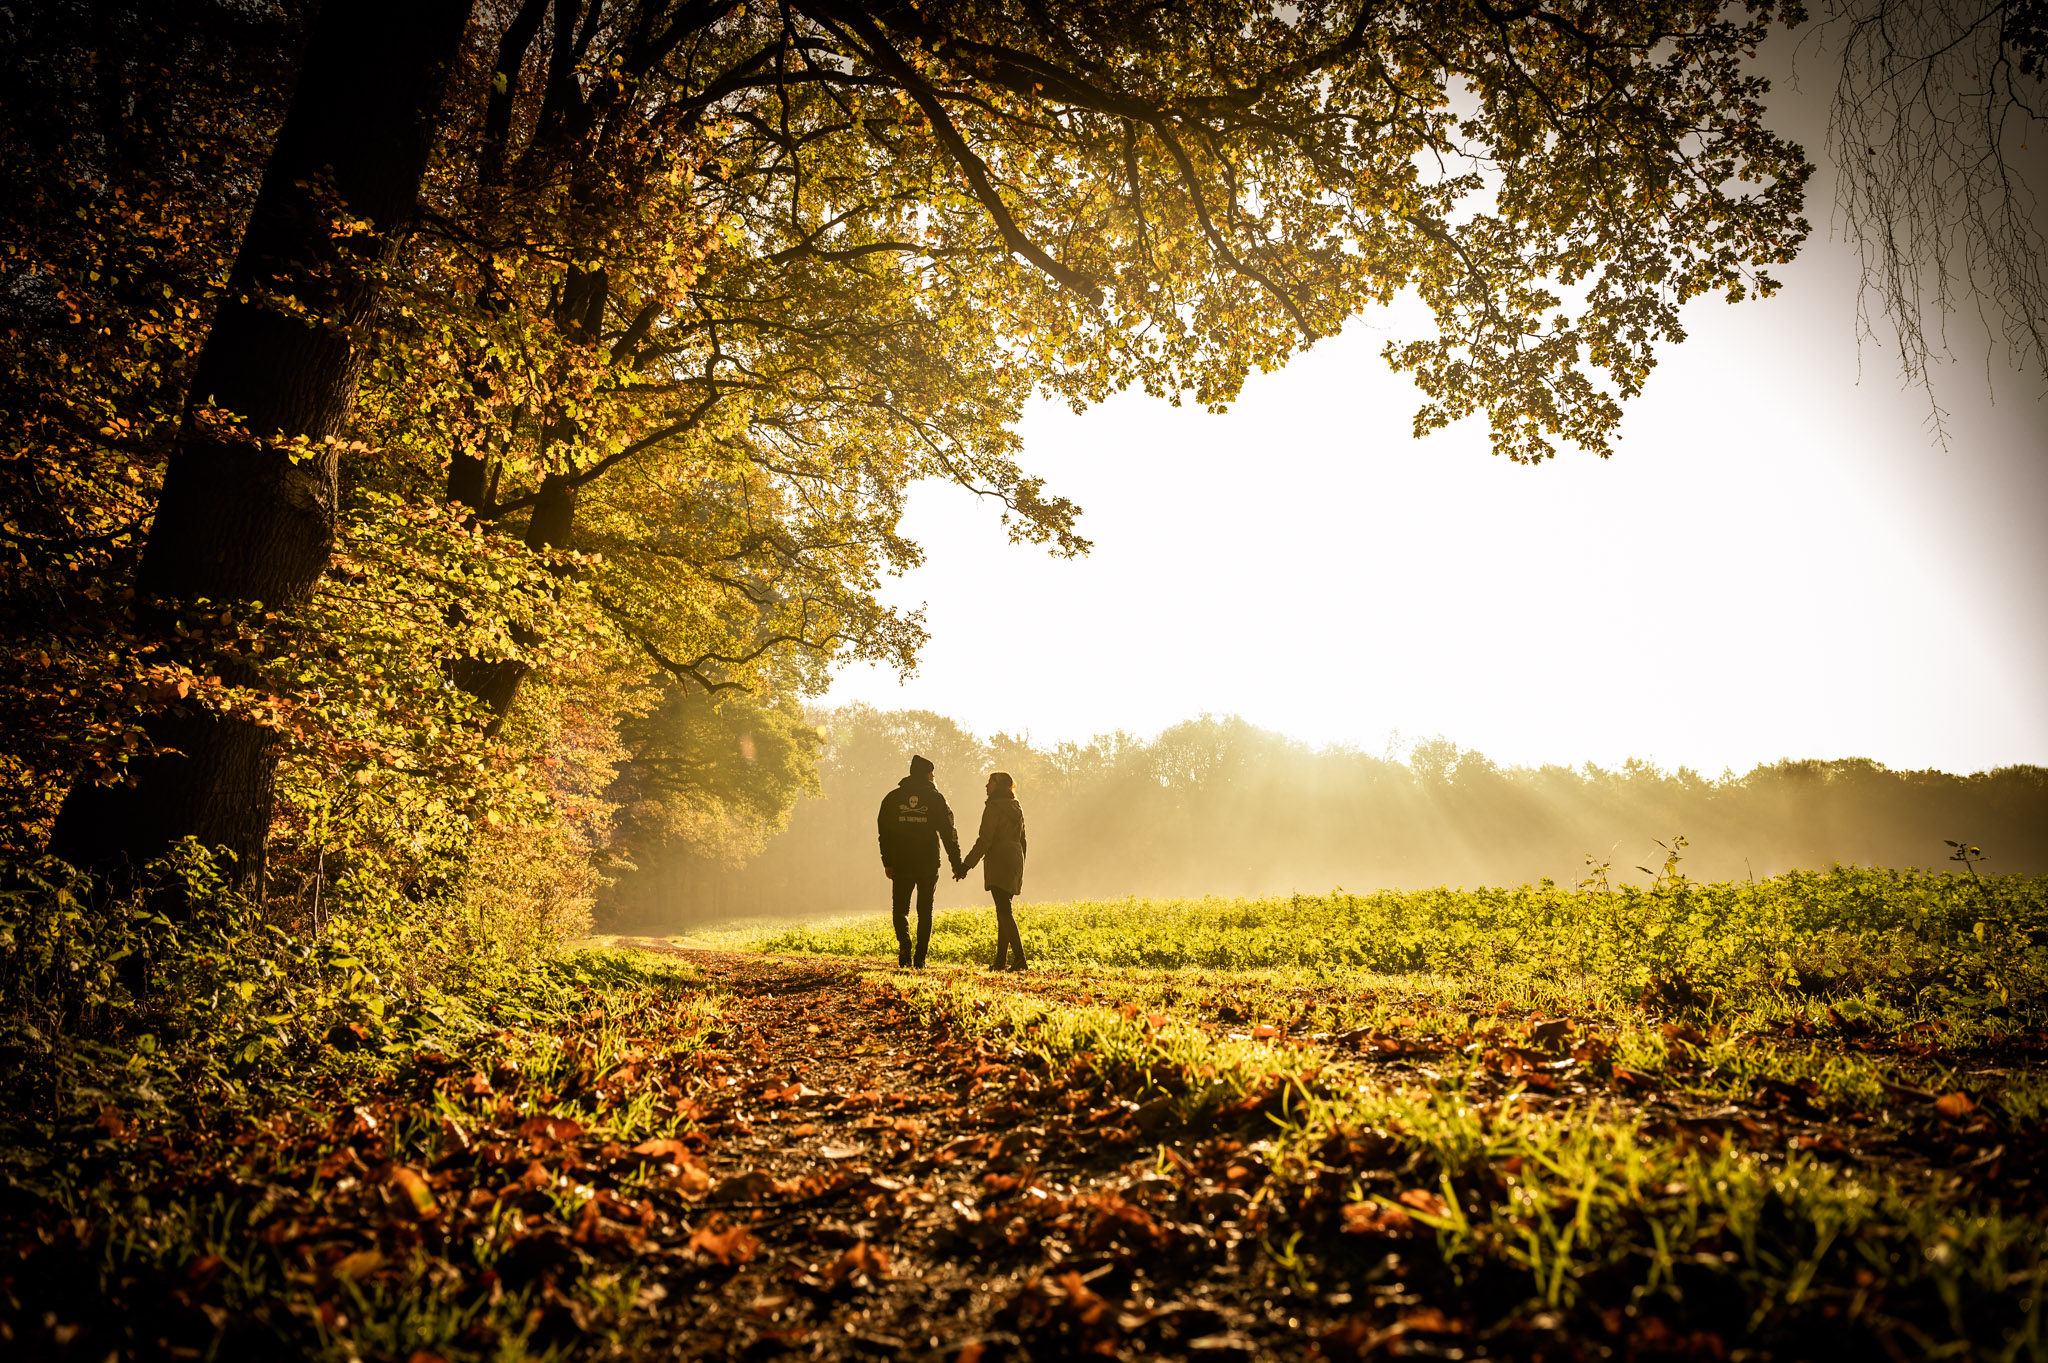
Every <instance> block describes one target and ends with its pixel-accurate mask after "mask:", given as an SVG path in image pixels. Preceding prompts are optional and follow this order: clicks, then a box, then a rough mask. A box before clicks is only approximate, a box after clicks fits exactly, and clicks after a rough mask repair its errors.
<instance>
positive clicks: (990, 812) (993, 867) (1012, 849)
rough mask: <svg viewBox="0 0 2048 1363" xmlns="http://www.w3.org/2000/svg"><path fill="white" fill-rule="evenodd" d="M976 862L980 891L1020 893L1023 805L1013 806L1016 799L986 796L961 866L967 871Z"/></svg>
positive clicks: (1009, 796)
mask: <svg viewBox="0 0 2048 1363" xmlns="http://www.w3.org/2000/svg"><path fill="white" fill-rule="evenodd" d="M977 861H978V862H980V863H981V886H982V888H983V889H985V890H1007V891H1009V892H1010V893H1011V894H1022V893H1024V806H1022V805H1020V804H1018V803H1017V797H1016V796H1014V795H991V796H989V797H988V804H987V805H986V806H984V807H983V808H982V811H981V832H980V834H979V835H977V836H976V838H975V839H974V850H973V851H971V852H969V853H968V854H967V859H966V860H965V861H964V862H962V863H961V865H962V867H963V868H964V869H966V870H970V871H971V870H973V869H974V863H975V862H977Z"/></svg>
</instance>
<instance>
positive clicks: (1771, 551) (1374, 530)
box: [825, 109, 2048, 775]
mask: <svg viewBox="0 0 2048 1363" xmlns="http://www.w3.org/2000/svg"><path fill="white" fill-rule="evenodd" d="M1793 112H1794V113H1795V114H1805V113H1807V112H1808V111H1807V110H1800V109H1795V110H1794V111H1793ZM1801 121H1807V120H1805V119H1802V120H1801ZM1789 131H1791V132H1792V133H1793V135H1795V136H1798V137H1801V138H1802V140H1803V141H1804V142H1805V144H1806V145H1807V147H1808V148H1809V152H1810V154H1817V153H1818V149H1819V146H1820V138H1819V136H1818V129H1817V128H1808V127H1794V128H1791V129H1789ZM1831 192H1832V191H1831V188H1830V186H1829V185H1828V184H1827V183H1825V177H1824V176H1816V183H1815V188H1814V193H1815V198H1814V201H1813V205H1812V207H1811V208H1810V209H1809V213H1808V216H1809V217H1810V218H1812V219H1813V220H1814V221H1815V222H1816V225H1817V227H1818V228H1819V230H1818V231H1817V232H1816V234H1815V237H1814V239H1813V240H1812V241H1811V242H1810V244H1809V245H1808V247H1807V249H1806V251H1805V253H1804V255H1803V256H1802V258H1801V259H1800V260H1799V261H1798V262H1797V263H1796V264H1795V265H1794V266H1793V267H1791V268H1790V269H1788V270H1784V271H1781V272H1780V277H1781V278H1782V279H1783V280H1784V282H1785V285H1786V287H1785V289H1784V290H1783V291H1782V292H1781V293H1780V294H1779V295H1778V296H1777V297H1776V298H1774V299H1771V300H1769V301H1766V302H1761V303H1759V302H1749V303H1744V304H1742V305H1740V306H1737V307H1729V306H1728V305H1727V304H1725V303H1723V302H1720V301H1718V300H1708V301H1704V302H1700V303H1696V304H1694V305H1693V306H1692V308H1691V310H1690V311H1689V312H1688V313H1687V314H1686V325H1687V327H1688V329H1689V331H1690V333H1691V336H1690V339H1689V340H1688V341H1687V342H1686V343H1685V344H1683V345H1681V346H1678V347H1675V348H1673V349H1670V350H1668V351H1667V352H1666V353H1665V358H1664V359H1663V361H1662V363H1661V364H1660V366H1659V368H1658V370H1657V372H1656V374H1655V375H1654V376H1653V377H1652V378H1651V381H1650V384H1649V386H1648V389H1647V391H1646V393H1645V394H1644V396H1643V397H1641V398H1640V399H1638V400H1637V401H1636V402H1635V403H1634V404H1632V406H1631V407H1630V409H1629V415H1628V416H1627V418H1626V422H1625V425H1624V427H1623V438H1622V440H1621V442H1620V445H1619V447H1618V450H1617V453H1616V455H1615V457H1614V458H1613V459H1611V460H1608V461H1602V460H1599V459H1597V458H1595V457H1593V456H1590V455H1586V454H1583V453H1578V452H1575V451H1569V450H1568V451H1566V452H1565V454H1564V456H1563V457H1562V458H1561V459H1559V460H1557V461H1554V462H1551V463H1548V464H1544V465H1542V466H1539V467H1535V468H1528V467H1523V466H1519V465H1515V464H1510V463H1508V462H1507V461H1505V460H1502V459H1496V458H1495V457H1493V456H1492V455H1491V454H1490V453H1489V452H1488V446H1487V440H1486V433H1485V431H1484V429H1483V427H1481V426H1480V425H1479V424H1478V423H1476V422H1468V423H1464V424H1463V425H1461V426H1459V427H1456V428H1453V429H1452V430H1450V431H1447V432H1441V433H1439V434H1437V435H1434V436H1430V437H1427V438H1425V439H1422V440H1416V439H1414V438H1412V437H1411V436H1410V435H1409V433H1408V428H1409V420H1410V417H1411V416H1412V414H1413V412H1414V410H1415V408H1416V407H1417V405H1418V404H1419V401H1420V398H1419V395H1418V394H1417V392H1416V390H1415V389H1414V388H1413V386H1412V385H1411V384H1410V383H1409V382H1408V380H1407V379H1406V378H1405V377H1401V376H1396V375H1394V374H1392V373H1390V372H1389V371H1388V369H1387V367H1386V364H1385V363H1384V362H1383V361H1382V360H1381V359H1380V358H1379V356H1378V350H1379V348H1380V346H1381V344H1383V343H1384V341H1385V340H1387V339H1389V338H1406V337H1408V336H1413V335H1418V334H1421V333H1422V326H1423V322H1422V319H1421V318H1420V316H1419V315H1417V314H1415V313H1408V314H1404V313H1401V312H1399V311H1395V312H1374V313H1367V314H1364V315H1362V316H1360V317H1359V318H1357V319H1356V320H1354V322H1353V324H1352V326H1351V327H1350V329H1349V330H1347V331H1346V332H1345V334H1344V335H1343V336H1341V337H1339V338H1337V339H1335V340H1331V341H1326V342H1324V343H1322V344H1321V345H1318V346H1316V347H1315V348H1314V349H1313V350H1312V351H1310V352H1309V353H1307V354H1305V355H1303V356H1300V357H1299V358H1297V359H1296V360H1295V361H1294V363H1293V364H1291V365H1290V366H1289V367H1288V368H1287V369H1285V370H1283V371H1282V372H1280V373H1277V374H1271V375H1264V376H1260V377H1257V378H1255V379H1254V380H1253V381H1252V382H1251V383H1250V384H1248V385H1247V387H1246V389H1245V392H1244V395H1243V396H1242V398H1241V399H1240V400H1239V402H1238V403H1237V405H1236V406H1235V407H1234V408H1233V409H1232V410H1231V411H1230V412H1229V413H1227V414H1225V415H1222V416H1211V415H1208V414H1206V413H1203V412H1200V411H1198V410H1194V409H1192V408H1180V409H1175V408H1172V407H1170V406H1168V405H1166V404H1164V403H1161V402H1155V401H1152V400H1149V399H1146V398H1143V397H1141V396H1135V395H1125V396H1123V397H1120V398H1118V399H1115V400H1113V401H1111V402H1109V403H1107V404H1105V405H1103V406H1101V407H1099V408H1096V409H1093V410H1091V411H1089V412H1086V413H1084V414H1081V415H1079V416H1076V415H1074V414H1072V413H1070V412H1068V411H1066V410H1065V409H1064V408H1061V407H1055V406H1052V405H1049V404H1048V405H1041V406H1038V407H1035V408H1033V409H1032V410H1031V411H1030V412H1029V414H1028V415H1027V417H1026V419H1025V421H1024V423H1023V426H1022V428H1021V429H1022V434H1023V436H1024V439H1025V459H1024V463H1025V465H1026V467H1027V468H1029V469H1031V470H1032V471H1033V472H1035V473H1038V474H1041V475H1043V476H1044V477H1045V478H1046V480H1047V485H1048V487H1049V488H1050V489H1052V490H1054V491H1056V492H1059V493H1063V494H1065V495H1067V496H1070V497H1072V498H1074V499H1075V500H1076V501H1078V502H1079V503H1080V504H1081V506H1082V507H1083V508H1084V511H1085V514H1084V516H1083V518H1082V522H1081V530H1082V533H1083V534H1085V535H1087V536H1088V537H1089V538H1090V539H1092V540H1093V541H1094V542H1095V549H1094V551H1093V552H1092V553H1091V554H1090V555H1089V556H1087V557H1086V558H1083V559H1077V560H1071V561H1059V560H1054V559H1051V558H1049V557H1048V556H1046V555H1045V554H1044V553H1043V552H1042V551H1039V550H1036V549H1031V548H1026V547H1021V546H1013V545H1010V544H1008V543H1007V542H1006V541H1005V539H1004V537H1003V532H1002V529H1001V527H1000V526H999V524H998V523H997V518H996V516H995V514H994V512H993V511H992V510H991V509H990V508H989V507H988V506H986V505H984V504H982V503H980V502H979V501H977V499H975V498H974V497H972V496H971V495H970V494H967V493H964V492H961V491H959V490H957V489H953V488H950V487H945V486H940V485H935V484H927V485H923V486H921V487H920V488H919V489H917V490H916V491H915V492H914V493H913V495H912V498H911V501H910V506H909V511H908V514H907V516H906V519H905V529H906V531H907V532H908V533H909V534H910V535H911V537H912V538H914V539H916V540H918V541H919V542H921V543H922V544H923V545H924V546H925V548H926V550H927V554H928V561H927V563H926V565H925V566H924V567H922V568H920V569H918V570H917V571H915V572H913V573H911V574H910V575H908V576H907V577H905V578H903V579H900V580H899V581H897V582H895V583H893V584H891V588H890V590H889V591H888V593H887V596H888V599H890V600H891V601H893V602H895V603H897V604H901V605H906V606H916V605H918V604H923V605H924V606H925V607H926V623H927V626H928V627H929V629H930V631H931V634H932V638H931V642H930V643H929V644H928V645H927V646H926V648H925V651H924V654H923V660H922V663H921V665H920V667H919V669H918V671H917V672H916V674H914V676H913V677H912V678H911V679H910V681H909V682H908V683H906V684H901V685H899V684H898V682H897V679H896V677H895V674H894V673H892V672H889V671H886V670H883V669H876V668H871V667H865V666H862V667H857V668H852V669H849V670H848V671H846V672H845V673H843V674H842V675H841V677H840V678H839V680H838V682H837V683H836V684H835V686H834V687H833V689H832V691H831V692H830V694H829V695H828V696H827V697H826V698H825V700H826V703H828V704H838V703H842V702H846V701H854V700H862V701H868V702H871V703H873V704H875V705H878V706H882V707H885V708H908V707H915V708H921V709H930V710H936V711H939V712H940V713H942V714H946V715H950V716H952V717H953V718H954V719H956V720H958V721H960V722H961V723H962V724H964V725H966V726H967V727H968V728H970V729H972V730H974V731H975V732H978V733H980V734H982V735H984V736H986V735H988V734H990V733H993V732H995V731H998V730H1003V731H1008V732H1011V733H1028V734H1029V735H1030V737H1031V738H1032V739H1033V740H1034V741H1035V742H1037V743H1040V744H1045V743H1051V742H1056V741H1059V740H1061V739H1083V738H1086V737H1087V736H1089V735H1091V734H1095V733H1102V732H1107V731H1110V730H1115V729H1123V730H1126V731H1129V732H1132V733H1135V734H1139V735H1143V736H1148V737H1149V736H1150V735H1152V734H1154V733H1157V732H1158V731H1159V730H1160V729H1162V728H1164V727H1166V726H1167V725H1170V724H1173V723H1176V722H1178V721H1180V720H1183V719H1188V718H1192V717H1194V716H1197V715H1200V714H1202V713H1204V712H1210V713H1215V714H1219V715H1220V714H1239V715H1243V716H1244V717H1245V718H1246V719H1248V720H1250V721H1252V722H1253V723H1255V724H1259V725H1261V726H1263V727H1266V728H1270V729H1274V730H1278V731H1279V732H1282V733H1285V734H1288V735H1291V736H1293V737H1296V738H1300V739H1304V740H1307V741H1309V742H1311V743H1315V744H1325V743H1342V744H1349V745H1352V746H1355V747H1359V748H1363V749H1365V750H1367V751H1371V752H1376V753H1377V752H1384V751H1386V750H1387V749H1388V748H1389V746H1390V745H1391V746H1392V748H1393V750H1394V753H1395V755H1400V756H1405V755H1406V753H1407V751H1408V749H1409V747H1411V746H1412V745H1413V743H1414V742H1416V741H1417V740H1420V739H1423V738H1429V737H1434V736H1437V735H1442V736H1443V737H1445V738H1449V739H1451V740H1452V741H1454V742H1456V743H1458V744H1459V745H1460V746H1462V747H1468V748H1477V749H1479V750H1480V751H1482V752H1484V753H1486V754H1487V755H1488V756H1489V757H1491V758H1492V759H1493V760H1494V761H1496V762H1499V763H1501V764H1503V765H1520V764H1536V763H1542V762H1563V763H1566V764H1574V765H1575V764H1577V763H1579V762H1582V761H1587V760H1591V761H1595V762H1599V763H1601V764H1602V765H1605V766H1613V765H1617V764H1619V763H1620V762H1621V761H1622V760H1623V759H1624V758H1627V757H1631V756H1633V757H1641V758H1645V759H1649V760H1652V761H1654V762H1656V763H1657V764H1658V765H1660V766H1663V767H1666V768H1672V767H1677V766H1681V765H1683V766H1690V767H1694V768H1697V769H1699V770H1701V771H1702V772H1704V773H1706V774H1708V775H1717V774H1719V773H1720V772H1721V771H1722V769H1723V768H1733V769H1734V770H1736V771H1737V772H1741V771H1746V770H1748V769H1749V768H1750V767H1751V766H1753V765H1754V764H1756V763H1758V762H1767V761H1773V760H1776V759H1778V758H1781V757H1848V756H1859V757H1870V758H1875V759H1876V760H1878V761H1880V762H1883V763H1885V764H1886V765H1888V766H1892V767H1897V768H1918V767H1939V768H1943V769H1946V770H1950V771H1975V770H1981V769H1985V768H1990V767H1996V766H2003V765H2007V764H2011V763H2017V762H2032V763H2042V764H2048V534H2044V531H2048V402H2043V401H2042V400H2040V399H2039V398H2038V397H2037V393H2038V392H2039V389H2038V388H2037V387H2034V386H2030V385H2029V384H2028V383H2027V381H2026V380H2025V379H2024V378H2023V377H2021V376H2019V375H2017V374H2015V373H2013V372H2012V371H2011V370H2009V369H2008V368H2007V367H2006V365H2005V363H2004V361H2003V359H2002V357H2001V358H2000V359H1998V360H1996V361H1994V362H1993V363H1992V365H1991V367H1990V369H1989V371H1987V365H1986V359H1985V351H1984V347H1983V345H1982V343H1981V341H1959V342H1958V344H1957V345H1956V352H1957V355H1958V360H1957V361H1956V363H1954V364H1953V365H1951V366H1949V372H1948V373H1947V374H1945V376H1944V378H1943V380H1942V385H1943V386H1942V388H1941V390H1940V396H1941V398H1942V400H1943V404H1944V406H1945V407H1946V408H1947V409H1948V411H1949V413H1950V416H1951V431H1952V438H1951V442H1950V445H1949V448H1948V449H1946V450H1943V449H1941V448H1939V447H1938V446H1937V445H1935V444H1934V443H1933V442H1932V440H1931V439H1930V437H1929V435H1928V432H1927V430H1926V428H1925V425H1924V420H1925V417H1926V415H1927V398H1926V396H1925V394H1924V393H1922V392H1920V391H1918V390H1904V389H1902V388H1901V386H1900V383H1899V380H1898V377H1897V370H1896V365H1895V360H1896V356H1895V354H1894V353H1893V352H1892V351H1891V350H1890V349H1888V348H1882V349H1881V348H1878V347H1876V346H1873V345H1871V344H1870V343H1868V342H1866V343H1865V345H1864V347H1863V351H1862V354H1861V356H1860V357H1859V355H1858V351H1857V345H1856V337H1855V261H1854V255H1853V252H1852V251H1851V249H1850V248H1848V247H1847V246H1845V245H1843V244H1841V243H1839V242H1830V241H1829V240H1828V234H1827V230H1826V224H1827V219H1828V213H1827V204H1828V202H1829V196H1830V195H1831ZM1859 365H1860V374H1859ZM1987 377H1988V378H1989V379H1992V380H1995V389H1996V392H1995V400H1994V395H1993V392H1992V391H1991V384H1990V383H1988V382H1987Z"/></svg>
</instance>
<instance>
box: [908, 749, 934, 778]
mask: <svg viewBox="0 0 2048 1363" xmlns="http://www.w3.org/2000/svg"><path fill="white" fill-rule="evenodd" d="M910 774H911V775H912V776H930V775H931V774H932V763H931V759H930V758H928V757H919V756H917V755H916V754H915V753H913V754H911V757H910Z"/></svg>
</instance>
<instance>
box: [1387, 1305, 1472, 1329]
mask: <svg viewBox="0 0 2048 1363" xmlns="http://www.w3.org/2000/svg"><path fill="white" fill-rule="evenodd" d="M1401 1328H1402V1329H1404V1330H1407V1331H1410V1332H1412V1333H1415V1334H1426V1335H1461V1334H1463V1333H1465V1322H1463V1321H1461V1320H1452V1319H1451V1318H1450V1317H1449V1316H1447V1315H1445V1314H1444V1313H1443V1312H1442V1311H1439V1310H1438V1309H1437V1308H1436V1307H1434V1306H1417V1307H1415V1308H1413V1309H1412V1310H1408V1311H1403V1312H1402V1313H1401Z"/></svg>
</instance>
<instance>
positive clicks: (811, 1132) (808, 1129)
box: [789, 1122, 818, 1136]
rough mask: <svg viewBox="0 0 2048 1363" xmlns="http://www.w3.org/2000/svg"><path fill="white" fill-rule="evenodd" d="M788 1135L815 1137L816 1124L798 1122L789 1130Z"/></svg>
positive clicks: (816, 1132)
mask: <svg viewBox="0 0 2048 1363" xmlns="http://www.w3.org/2000/svg"><path fill="white" fill-rule="evenodd" d="M789 1134H790V1135H792V1136H815V1135H817V1134H818V1124H817V1123H816V1122H798V1123H797V1124H796V1125H795V1126H793V1127H791V1128H790V1129H789Z"/></svg>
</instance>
